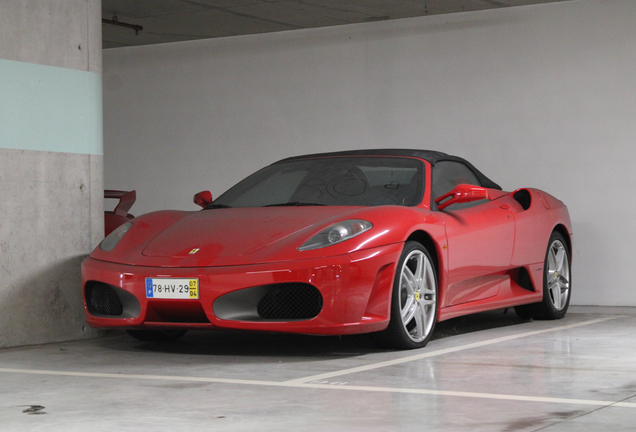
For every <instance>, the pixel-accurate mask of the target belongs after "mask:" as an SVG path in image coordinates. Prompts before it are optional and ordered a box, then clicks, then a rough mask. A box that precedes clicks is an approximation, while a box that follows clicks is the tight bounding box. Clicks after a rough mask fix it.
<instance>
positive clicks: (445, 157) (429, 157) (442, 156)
mask: <svg viewBox="0 0 636 432" xmlns="http://www.w3.org/2000/svg"><path fill="white" fill-rule="evenodd" d="M330 156H410V157H416V158H420V159H424V160H425V161H428V162H429V163H430V164H431V165H435V164H436V163H437V162H440V161H453V162H460V163H463V164H464V165H466V166H467V167H468V168H470V170H471V171H472V172H473V173H475V175H476V176H477V178H478V179H479V182H480V183H481V185H482V186H483V187H486V188H490V189H499V190H501V186H499V185H498V184H497V183H495V182H493V181H492V180H490V179H489V178H488V177H486V176H485V175H483V174H482V173H481V171H479V170H478V169H477V168H475V167H474V166H473V165H472V164H471V163H470V162H468V161H467V160H466V159H463V158H460V157H459V156H452V155H449V154H446V153H443V152H440V151H435V150H413V149H377V150H347V151H339V152H331V153H314V154H308V155H302V156H293V157H289V158H286V159H283V160H280V161H278V162H276V163H280V162H289V161H293V160H300V159H309V158H316V157H330Z"/></svg>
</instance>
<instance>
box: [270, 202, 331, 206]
mask: <svg viewBox="0 0 636 432" xmlns="http://www.w3.org/2000/svg"><path fill="white" fill-rule="evenodd" d="M324 205H326V204H317V203H308V202H298V201H292V202H288V203H280V204H268V205H266V206H263V207H296V206H298V207H300V206H324Z"/></svg>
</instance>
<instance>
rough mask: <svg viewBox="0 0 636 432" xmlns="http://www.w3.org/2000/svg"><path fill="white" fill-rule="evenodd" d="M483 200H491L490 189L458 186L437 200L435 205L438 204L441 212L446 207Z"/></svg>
mask: <svg viewBox="0 0 636 432" xmlns="http://www.w3.org/2000/svg"><path fill="white" fill-rule="evenodd" d="M483 199H490V197H489V196H488V189H486V188H485V187H481V186H475V185H469V184H458V185H457V186H455V188H453V190H451V191H450V192H447V193H445V194H444V195H442V196H440V197H438V198H435V203H436V204H437V208H438V209H439V210H444V209H445V208H446V207H448V206H450V205H453V204H459V203H466V202H472V201H479V200H483Z"/></svg>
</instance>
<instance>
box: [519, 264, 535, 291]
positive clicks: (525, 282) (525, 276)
mask: <svg viewBox="0 0 636 432" xmlns="http://www.w3.org/2000/svg"><path fill="white" fill-rule="evenodd" d="M516 282H517V285H519V286H520V287H521V288H523V289H527V290H528V291H534V286H532V280H531V279H530V273H528V270H526V268H525V267H520V268H519V270H518V272H517V277H516Z"/></svg>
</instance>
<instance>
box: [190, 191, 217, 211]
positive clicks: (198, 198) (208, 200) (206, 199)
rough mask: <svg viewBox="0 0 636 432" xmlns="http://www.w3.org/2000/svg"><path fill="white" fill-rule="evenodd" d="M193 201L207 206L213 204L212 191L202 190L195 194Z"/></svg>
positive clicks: (204, 206)
mask: <svg viewBox="0 0 636 432" xmlns="http://www.w3.org/2000/svg"><path fill="white" fill-rule="evenodd" d="M193 201H194V203H195V204H196V205H198V206H201V207H203V208H206V207H207V206H209V205H210V204H212V192H210V191H201V192H199V193H197V194H195V195H194V200H193Z"/></svg>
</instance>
